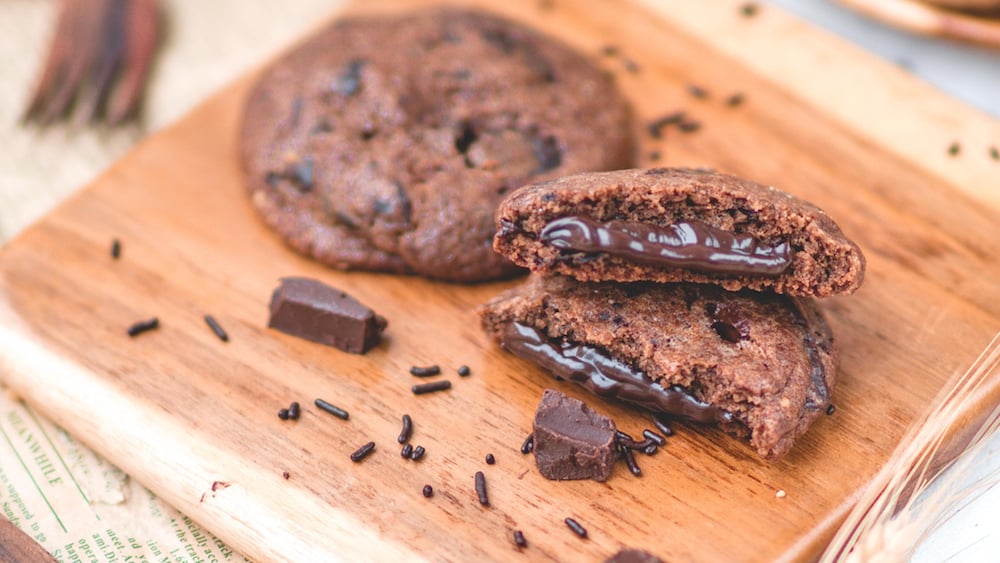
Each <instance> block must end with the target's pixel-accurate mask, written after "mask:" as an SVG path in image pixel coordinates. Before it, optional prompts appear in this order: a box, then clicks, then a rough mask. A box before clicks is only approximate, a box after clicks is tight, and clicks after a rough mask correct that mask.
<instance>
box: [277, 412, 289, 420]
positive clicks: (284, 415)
mask: <svg viewBox="0 0 1000 563" xmlns="http://www.w3.org/2000/svg"><path fill="white" fill-rule="evenodd" d="M278 418H280V419H281V420H288V409H278Z"/></svg>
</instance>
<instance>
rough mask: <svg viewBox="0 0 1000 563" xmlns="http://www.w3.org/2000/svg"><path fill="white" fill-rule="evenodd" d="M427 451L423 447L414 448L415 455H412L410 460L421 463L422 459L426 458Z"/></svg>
mask: <svg viewBox="0 0 1000 563" xmlns="http://www.w3.org/2000/svg"><path fill="white" fill-rule="evenodd" d="M426 451H427V450H425V449H424V447H423V446H417V447H415V448H413V453H411V454H410V459H411V460H413V461H420V458H422V457H424V452H426Z"/></svg>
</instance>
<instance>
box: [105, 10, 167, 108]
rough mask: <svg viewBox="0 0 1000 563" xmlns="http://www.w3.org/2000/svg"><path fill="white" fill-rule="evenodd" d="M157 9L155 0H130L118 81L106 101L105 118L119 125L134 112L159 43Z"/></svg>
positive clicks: (158, 16) (158, 12) (158, 14)
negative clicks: (112, 93) (121, 67)
mask: <svg viewBox="0 0 1000 563" xmlns="http://www.w3.org/2000/svg"><path fill="white" fill-rule="evenodd" d="M160 23H161V22H160V10H159V6H158V5H157V2H156V0H131V1H130V2H129V3H128V10H127V15H126V28H125V44H126V56H125V65H124V68H123V69H122V73H121V83H120V84H119V86H118V88H117V89H116V91H115V93H114V96H113V97H112V98H111V100H110V103H109V105H108V112H107V118H108V122H109V123H110V124H111V125H118V124H120V123H121V122H123V121H125V120H126V119H128V118H129V117H131V116H132V115H134V114H135V112H136V109H137V107H138V104H139V100H140V98H141V96H142V87H143V85H144V84H145V82H146V75H147V74H148V73H149V70H150V62H151V61H152V58H153V52H154V51H155V50H156V46H157V44H158V43H159V35H160Z"/></svg>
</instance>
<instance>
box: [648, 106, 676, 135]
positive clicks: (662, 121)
mask: <svg viewBox="0 0 1000 563" xmlns="http://www.w3.org/2000/svg"><path fill="white" fill-rule="evenodd" d="M683 121H684V112H683V111H675V112H673V113H668V114H666V115H663V116H661V117H658V118H656V119H654V120H653V121H650V122H649V124H648V125H646V130H647V131H648V132H649V136H650V137H652V138H654V139H659V138H660V137H662V136H663V129H664V128H665V127H667V126H669V125H677V124H679V123H681V122H683Z"/></svg>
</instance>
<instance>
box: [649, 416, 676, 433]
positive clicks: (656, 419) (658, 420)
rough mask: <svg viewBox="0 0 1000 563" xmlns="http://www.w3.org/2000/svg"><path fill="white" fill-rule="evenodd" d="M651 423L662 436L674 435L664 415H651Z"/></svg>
mask: <svg viewBox="0 0 1000 563" xmlns="http://www.w3.org/2000/svg"><path fill="white" fill-rule="evenodd" d="M653 424H654V425H655V426H656V429H657V430H659V431H660V433H661V434H663V435H664V436H673V435H674V429H673V428H671V427H670V423H669V422H667V420H666V418H665V417H662V416H656V415H653Z"/></svg>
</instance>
